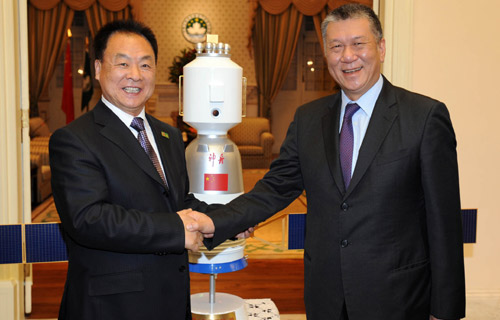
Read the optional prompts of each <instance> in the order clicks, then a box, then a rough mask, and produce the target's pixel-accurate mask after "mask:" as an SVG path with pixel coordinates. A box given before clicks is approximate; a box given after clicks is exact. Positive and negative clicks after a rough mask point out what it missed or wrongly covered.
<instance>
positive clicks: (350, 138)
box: [340, 103, 359, 190]
mask: <svg viewBox="0 0 500 320" xmlns="http://www.w3.org/2000/svg"><path fill="white" fill-rule="evenodd" d="M358 110H359V106H358V104H357V103H349V104H347V106H346V107H345V113H344V120H343V122H342V129H341V130H340V166H341V167H342V176H343V177H344V185H345V188H346V190H347V187H349V183H350V182H351V172H352V149H353V145H354V134H353V130H352V116H353V115H354V114H355V113H356V111H358Z"/></svg>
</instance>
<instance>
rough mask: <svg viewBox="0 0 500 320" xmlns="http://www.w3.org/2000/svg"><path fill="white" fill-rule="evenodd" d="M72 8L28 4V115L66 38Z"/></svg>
mask: <svg viewBox="0 0 500 320" xmlns="http://www.w3.org/2000/svg"><path fill="white" fill-rule="evenodd" d="M73 15H74V11H73V10H71V9H70V8H69V7H68V6H67V5H66V4H64V3H62V2H61V3H58V4H56V6H54V7H53V8H52V9H48V10H38V9H36V8H35V7H34V6H31V5H30V6H29V7H28V21H29V22H28V47H29V84H30V88H29V90H30V116H31V117H33V116H38V100H39V99H40V96H41V95H42V93H43V92H45V90H47V87H48V85H49V81H50V79H51V78H52V75H53V74H54V70H55V68H56V65H57V60H58V58H59V56H60V55H61V53H62V52H63V50H64V44H66V40H67V38H68V36H67V33H66V30H67V29H68V28H69V27H70V26H71V23H72V22H73Z"/></svg>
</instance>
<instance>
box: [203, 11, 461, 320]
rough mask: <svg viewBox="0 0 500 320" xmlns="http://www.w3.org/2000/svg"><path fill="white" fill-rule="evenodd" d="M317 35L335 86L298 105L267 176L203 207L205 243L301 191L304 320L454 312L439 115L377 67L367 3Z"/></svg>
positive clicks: (444, 141)
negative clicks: (207, 209) (221, 204)
mask: <svg viewBox="0 0 500 320" xmlns="http://www.w3.org/2000/svg"><path fill="white" fill-rule="evenodd" d="M322 33H323V40H324V44H325V55H326V59H327V62H328V68H329V71H330V74H331V75H332V77H333V78H334V79H335V81H336V82H337V83H338V85H339V86H340V88H341V89H342V90H341V92H339V93H337V94H334V95H331V96H327V97H324V98H322V99H319V100H316V101H313V102H311V103H308V104H306V105H304V106H301V107H300V108H299V109H298V110H297V112H296V114H295V118H294V120H293V122H292V123H291V124H290V127H289V129H288V133H287V136H286V138H285V141H284V142H283V145H282V147H281V150H280V155H279V157H278V158H277V159H276V160H275V161H274V162H273V163H272V164H271V168H270V171H269V172H268V173H267V174H266V176H265V177H264V178H263V179H262V180H260V181H259V182H258V183H257V184H256V186H255V187H254V189H253V190H252V191H250V192H249V193H248V194H245V195H242V196H240V197H239V198H237V199H235V200H233V201H232V202H230V203H229V204H228V205H227V206H226V207H225V208H222V209H218V210H216V211H214V212H211V213H209V216H210V217H211V218H212V220H213V222H214V225H215V235H214V238H212V239H209V240H207V241H206V244H207V245H208V246H209V247H211V246H213V245H215V244H218V243H220V242H221V241H223V240H224V239H226V238H227V237H229V236H231V233H234V232H235V231H237V230H243V229H245V228H246V227H248V226H250V225H253V224H256V223H258V222H260V221H263V220H264V219H266V218H268V217H269V216H271V215H272V214H274V213H275V212H278V211H279V210H282V209H283V208H285V207H286V206H287V205H288V204H290V203H291V202H292V201H293V200H294V199H295V198H296V197H298V196H299V195H300V194H301V193H302V192H303V191H304V190H305V191H306V194H307V218H306V219H307V221H306V239H305V248H304V267H305V269H304V274H305V295H304V296H305V305H306V312H307V318H308V319H309V320H324V319H335V320H337V319H350V320H367V319H370V320H378V319H380V320H381V319H384V320H413V319H414V320H428V319H429V318H431V319H436V318H439V319H459V318H462V317H464V316H465V284H464V282H465V281H464V265H463V245H462V229H461V215H460V195H459V184H458V166H457V154H456V140H455V134H454V131H453V127H452V124H451V121H450V117H449V114H448V111H447V109H446V107H445V105H444V104H443V103H441V102H439V101H436V100H433V99H431V98H428V97H425V96H422V95H418V94H416V93H411V92H409V91H406V90H404V89H401V88H397V87H395V86H393V85H392V84H391V83H389V81H387V80H386V79H385V78H384V77H383V76H382V75H381V74H380V68H381V64H382V62H383V61H384V56H385V40H384V39H383V37H382V28H381V25H380V21H379V20H378V18H377V16H376V15H375V13H374V12H373V11H372V10H371V9H370V8H368V7H366V6H362V5H357V4H349V5H345V6H342V7H339V8H338V9H335V10H334V11H332V12H331V13H330V14H329V15H328V16H327V17H326V19H325V21H324V22H323V24H322ZM353 103H355V104H356V105H354V104H353ZM346 110H349V111H346ZM346 114H348V115H346ZM207 231H209V232H212V231H214V230H213V229H211V228H207Z"/></svg>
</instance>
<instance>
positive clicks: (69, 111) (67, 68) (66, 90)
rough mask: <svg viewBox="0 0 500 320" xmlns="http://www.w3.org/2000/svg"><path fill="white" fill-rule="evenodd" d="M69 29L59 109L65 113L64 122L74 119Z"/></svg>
mask: <svg viewBox="0 0 500 320" xmlns="http://www.w3.org/2000/svg"><path fill="white" fill-rule="evenodd" d="M70 39H71V31H70V30H69V29H68V43H67V44H66V55H65V57H64V84H63V94H62V103H61V109H62V111H63V112H64V113H65V114H66V124H68V123H70V122H71V121H73V120H74V119H75V106H74V101H73V74H72V71H71V44H70V41H71V40H70Z"/></svg>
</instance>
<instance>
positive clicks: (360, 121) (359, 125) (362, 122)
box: [339, 75, 384, 175]
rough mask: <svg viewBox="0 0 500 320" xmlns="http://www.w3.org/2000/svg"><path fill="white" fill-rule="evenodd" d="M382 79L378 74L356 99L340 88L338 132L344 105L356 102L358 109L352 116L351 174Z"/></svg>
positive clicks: (340, 128)
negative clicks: (372, 83) (349, 96)
mask: <svg viewBox="0 0 500 320" xmlns="http://www.w3.org/2000/svg"><path fill="white" fill-rule="evenodd" d="M383 84H384V80H383V78H382V75H380V77H379V79H378V81H377V82H376V83H375V84H374V85H373V87H371V88H370V89H369V90H368V91H367V92H366V93H365V94H364V95H362V96H361V98H359V99H358V100H357V101H352V100H350V99H349V98H348V97H347V96H346V95H345V93H344V91H343V90H342V105H341V109H340V124H339V133H340V130H342V122H343V119H344V113H345V107H346V105H347V104H348V103H357V104H358V106H359V110H358V111H357V112H356V113H355V114H354V115H353V116H352V131H353V135H354V144H353V148H352V166H351V175H352V174H353V172H354V169H355V167H356V162H357V161H358V155H359V148H360V147H361V143H362V142H363V138H364V137H365V133H366V129H367V128H368V124H369V123H370V118H371V116H372V113H373V109H374V108H375V103H376V102H377V99H378V96H379V95H380V91H382V86H383Z"/></svg>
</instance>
